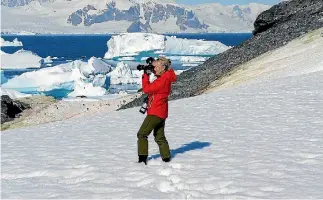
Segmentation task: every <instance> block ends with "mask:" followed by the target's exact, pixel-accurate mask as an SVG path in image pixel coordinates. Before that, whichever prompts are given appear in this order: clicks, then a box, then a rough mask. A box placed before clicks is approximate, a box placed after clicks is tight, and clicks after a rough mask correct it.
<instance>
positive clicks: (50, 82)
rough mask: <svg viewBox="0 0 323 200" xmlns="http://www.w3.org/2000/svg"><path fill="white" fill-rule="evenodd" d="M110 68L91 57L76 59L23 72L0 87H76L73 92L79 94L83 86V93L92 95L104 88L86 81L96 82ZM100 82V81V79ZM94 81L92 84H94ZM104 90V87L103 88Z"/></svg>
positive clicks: (43, 88)
mask: <svg viewBox="0 0 323 200" xmlns="http://www.w3.org/2000/svg"><path fill="white" fill-rule="evenodd" d="M111 70H112V67H111V66H110V65H109V64H106V63H104V62H103V61H101V60H99V59H97V58H95V57H92V58H91V59H90V60H89V61H88V62H83V61H80V60H76V61H73V62H70V63H65V64H61V65H57V66H54V67H48V68H42V69H39V70H37V71H31V72H25V73H23V74H21V75H19V76H16V77H14V78H12V79H9V80H8V82H7V83H4V84H3V85H2V87H4V88H11V89H17V90H19V89H22V88H29V89H30V90H34V91H42V92H44V91H50V90H53V89H62V88H65V89H68V90H73V89H75V88H76V90H77V91H75V93H74V94H80V93H81V92H80V91H81V89H80V88H81V87H83V89H84V87H85V89H86V90H85V91H86V93H85V94H91V95H93V94H94V93H93V92H89V91H96V92H98V93H97V95H101V94H102V91H103V89H104V88H101V89H100V88H99V89H97V88H96V87H99V86H95V85H93V87H94V89H93V88H91V86H89V85H88V83H91V84H93V83H92V82H93V81H95V83H96V82H98V78H97V76H101V77H102V75H106V74H107V73H109V72H110V71H111ZM101 82H102V81H101ZM95 83H94V84H95ZM104 90H105V89H104Z"/></svg>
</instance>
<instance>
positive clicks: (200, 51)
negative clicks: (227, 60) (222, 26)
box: [164, 36, 230, 55]
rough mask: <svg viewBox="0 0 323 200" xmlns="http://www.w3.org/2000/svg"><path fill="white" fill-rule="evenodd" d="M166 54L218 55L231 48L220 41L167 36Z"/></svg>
mask: <svg viewBox="0 0 323 200" xmlns="http://www.w3.org/2000/svg"><path fill="white" fill-rule="evenodd" d="M165 43H166V45H165V47H166V48H165V50H164V51H165V53H166V54H175V55H216V54H219V53H222V52H224V51H226V50H228V49H229V48H230V47H228V46H226V45H225V44H222V43H221V42H218V41H205V40H197V39H185V38H177V37H176V36H166V41H165Z"/></svg>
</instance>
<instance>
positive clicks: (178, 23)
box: [1, 0, 270, 33]
mask: <svg viewBox="0 0 323 200" xmlns="http://www.w3.org/2000/svg"><path fill="white" fill-rule="evenodd" d="M1 7H2V18H3V20H2V30H1V31H2V32H3V33H21V32H31V33H118V32H155V33H169V32H251V31H252V28H253V22H254V20H255V19H256V17H257V15H258V14H259V13H261V12H262V11H264V10H267V9H268V8H269V7H270V6H268V5H263V4H255V3H252V4H249V5H246V6H240V5H232V6H223V5H221V4H203V5H198V6H185V5H179V4H176V3H175V1H173V0H118V1H116V0H105V1H104V0H103V1H102V0H77V1H76V0H1Z"/></svg>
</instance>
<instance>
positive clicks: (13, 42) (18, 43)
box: [0, 38, 23, 47]
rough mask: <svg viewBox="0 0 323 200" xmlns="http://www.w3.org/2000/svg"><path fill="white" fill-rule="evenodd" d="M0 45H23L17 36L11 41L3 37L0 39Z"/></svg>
mask: <svg viewBox="0 0 323 200" xmlns="http://www.w3.org/2000/svg"><path fill="white" fill-rule="evenodd" d="M0 46H1V47H8V46H9V47H10V46H23V45H22V42H20V41H19V40H18V39H17V38H15V39H14V40H13V41H12V42H11V41H6V40H4V39H3V38H1V39H0Z"/></svg>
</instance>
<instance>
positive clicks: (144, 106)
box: [139, 96, 148, 114]
mask: <svg viewBox="0 0 323 200" xmlns="http://www.w3.org/2000/svg"><path fill="white" fill-rule="evenodd" d="M147 109H148V96H146V97H145V98H144V101H143V104H142V105H141V108H140V110H139V112H141V113H142V114H145V113H146V111H147Z"/></svg>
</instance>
